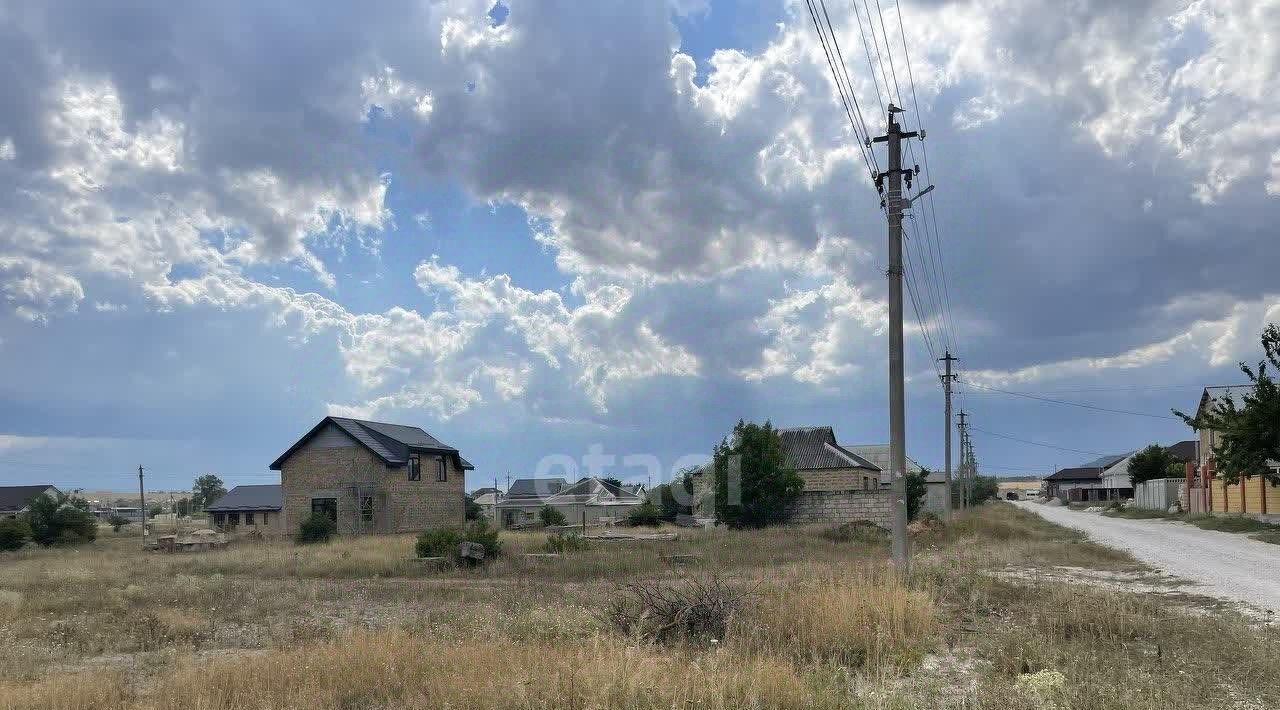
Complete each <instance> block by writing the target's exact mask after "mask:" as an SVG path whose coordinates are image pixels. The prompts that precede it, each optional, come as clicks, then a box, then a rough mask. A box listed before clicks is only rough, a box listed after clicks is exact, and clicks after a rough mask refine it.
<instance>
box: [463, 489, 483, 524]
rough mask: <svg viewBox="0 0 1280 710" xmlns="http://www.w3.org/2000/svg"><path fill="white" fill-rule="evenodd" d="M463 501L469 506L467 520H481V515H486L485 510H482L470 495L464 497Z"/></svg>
mask: <svg viewBox="0 0 1280 710" xmlns="http://www.w3.org/2000/svg"><path fill="white" fill-rule="evenodd" d="M462 499H463V500H464V501H465V502H466V506H467V520H479V519H480V515H481V514H482V513H484V508H481V507H480V504H479V503H477V502H476V500H475V498H472V497H471V496H470V494H468V495H465V496H463V498H462Z"/></svg>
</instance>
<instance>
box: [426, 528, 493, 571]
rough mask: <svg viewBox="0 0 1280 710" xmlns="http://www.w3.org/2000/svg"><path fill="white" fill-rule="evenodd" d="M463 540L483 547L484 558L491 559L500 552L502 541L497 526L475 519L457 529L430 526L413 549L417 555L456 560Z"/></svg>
mask: <svg viewBox="0 0 1280 710" xmlns="http://www.w3.org/2000/svg"><path fill="white" fill-rule="evenodd" d="M463 542H474V543H477V544H479V545H481V546H482V547H484V558H485V559H486V560H491V559H493V558H495V557H498V556H499V555H501V554H502V543H501V541H499V540H498V530H497V528H494V527H490V525H489V521H487V520H483V519H481V520H477V521H475V522H473V523H471V524H469V525H467V526H466V527H464V528H462V529H461V530H459V529H458V528H432V529H431V530H424V531H423V532H422V534H421V535H419V536H418V542H417V543H416V544H415V545H414V550H415V551H416V552H417V554H418V557H447V558H449V559H451V560H455V561H456V560H458V545H459V543H463Z"/></svg>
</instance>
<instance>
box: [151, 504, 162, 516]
mask: <svg viewBox="0 0 1280 710" xmlns="http://www.w3.org/2000/svg"><path fill="white" fill-rule="evenodd" d="M163 512H164V506H163V505H160V504H159V503H152V504H151V506H150V507H148V508H147V517H148V518H154V517H156V516H157V515H159V514H161V513H163Z"/></svg>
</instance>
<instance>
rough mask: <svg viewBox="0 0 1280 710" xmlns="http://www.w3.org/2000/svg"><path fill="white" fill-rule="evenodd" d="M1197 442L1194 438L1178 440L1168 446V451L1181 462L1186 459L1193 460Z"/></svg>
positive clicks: (1184, 461)
mask: <svg viewBox="0 0 1280 710" xmlns="http://www.w3.org/2000/svg"><path fill="white" fill-rule="evenodd" d="M1199 443H1200V442H1198V441H1195V440H1194V439H1192V440H1188V441H1179V442H1178V443H1176V444H1174V445H1173V446H1170V447H1168V448H1169V453H1171V454H1173V456H1174V458H1176V459H1178V460H1179V461H1182V462H1183V463H1186V462H1187V461H1195V460H1196V448H1197V446H1196V445H1197V444H1199Z"/></svg>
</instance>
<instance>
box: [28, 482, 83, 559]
mask: <svg viewBox="0 0 1280 710" xmlns="http://www.w3.org/2000/svg"><path fill="white" fill-rule="evenodd" d="M27 524H28V525H30V526H31V539H32V540H34V541H35V542H36V543H38V544H40V545H46V546H47V545H75V544H78V543H81V542H92V541H93V540H95V539H96V538H97V537H98V520H97V518H94V517H93V514H92V513H90V512H89V503H88V501H86V500H84V499H83V498H73V497H71V496H69V495H67V494H66V493H57V494H54V495H49V494H40V495H37V496H35V497H34V498H32V499H31V501H30V502H29V503H28V512H27Z"/></svg>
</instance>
